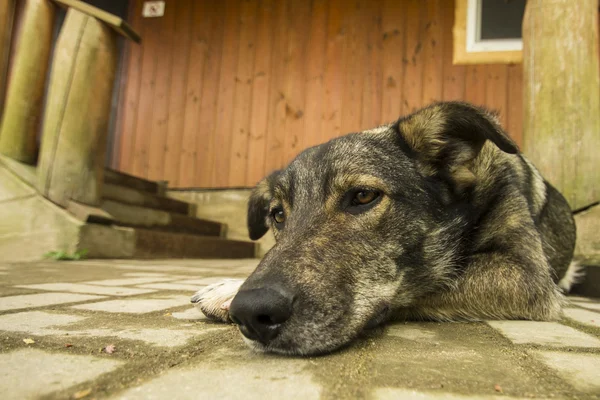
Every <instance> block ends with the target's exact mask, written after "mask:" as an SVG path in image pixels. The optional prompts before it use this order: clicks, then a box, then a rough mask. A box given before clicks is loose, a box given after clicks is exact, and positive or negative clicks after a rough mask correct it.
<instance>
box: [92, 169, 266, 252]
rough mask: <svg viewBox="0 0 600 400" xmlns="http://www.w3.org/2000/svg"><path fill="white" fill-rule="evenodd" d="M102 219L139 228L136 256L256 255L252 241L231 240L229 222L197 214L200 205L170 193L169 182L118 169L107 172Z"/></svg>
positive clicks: (112, 223) (108, 222) (136, 236)
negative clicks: (135, 175)
mask: <svg viewBox="0 0 600 400" xmlns="http://www.w3.org/2000/svg"><path fill="white" fill-rule="evenodd" d="M103 188H104V189H103V195H102V203H101V206H100V210H101V212H99V213H98V215H99V216H100V215H102V216H103V217H104V218H103V219H98V220H97V221H96V223H98V222H100V223H107V224H110V225H113V226H119V227H127V228H130V229H133V230H134V232H135V238H136V239H135V251H134V254H133V258H252V257H254V256H255V247H256V245H255V244H254V243H252V242H244V241H238V240H228V239H226V238H225V235H226V233H227V226H226V225H225V224H221V223H218V222H214V221H208V220H204V219H199V218H195V217H194V216H193V214H194V210H195V205H194V204H190V203H186V202H183V201H180V200H175V199H171V198H168V197H165V194H164V192H165V187H164V186H163V185H160V184H159V183H157V182H151V181H147V180H144V179H141V178H137V177H134V176H131V175H127V174H124V173H121V172H117V171H114V170H110V169H109V170H106V171H105V175H104V187H103Z"/></svg>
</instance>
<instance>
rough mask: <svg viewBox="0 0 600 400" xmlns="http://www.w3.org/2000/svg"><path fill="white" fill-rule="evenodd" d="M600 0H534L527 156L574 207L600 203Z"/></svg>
mask: <svg viewBox="0 0 600 400" xmlns="http://www.w3.org/2000/svg"><path fill="white" fill-rule="evenodd" d="M597 18H598V0H578V1H573V0H553V1H545V0H529V1H528V2H527V8H526V11H525V18H524V21H523V45H524V48H523V55H524V57H523V87H524V98H523V100H524V101H523V105H524V114H523V117H524V120H523V124H524V126H523V136H524V137H523V138H524V146H523V148H524V153H525V154H526V155H527V156H528V157H529V158H530V159H531V160H532V161H533V162H534V163H535V164H536V165H537V167H538V168H539V169H540V171H541V172H542V174H543V175H544V176H545V178H546V179H548V181H549V182H550V183H552V184H553V185H554V186H556V187H557V188H558V189H559V190H560V191H561V192H562V193H563V194H564V195H565V197H566V199H567V201H568V202H569V204H570V205H571V207H572V208H573V209H580V208H583V207H586V206H588V205H590V204H592V203H594V202H596V201H598V200H600V184H599V183H600V174H599V172H598V171H600V158H598V154H597V153H598V149H600V80H599V74H598V70H599V65H598V20H597Z"/></svg>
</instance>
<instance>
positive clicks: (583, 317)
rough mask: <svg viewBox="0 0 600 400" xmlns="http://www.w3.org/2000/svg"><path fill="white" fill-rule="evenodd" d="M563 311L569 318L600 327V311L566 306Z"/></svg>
mask: <svg viewBox="0 0 600 400" xmlns="http://www.w3.org/2000/svg"><path fill="white" fill-rule="evenodd" d="M563 312H564V314H565V316H566V317H567V318H570V319H572V320H574V321H577V322H579V323H581V324H584V325H588V326H595V327H597V328H600V313H597V312H595V311H589V310H584V309H583V308H565V309H563Z"/></svg>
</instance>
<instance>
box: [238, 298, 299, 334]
mask: <svg viewBox="0 0 600 400" xmlns="http://www.w3.org/2000/svg"><path fill="white" fill-rule="evenodd" d="M291 315H292V296H288V295H286V294H283V293H280V292H279V291H277V290H275V289H271V288H261V289H249V290H242V291H240V292H238V294H237V295H236V296H235V297H234V299H233V301H232V302H231V307H230V308H229V317H230V318H231V320H232V321H233V322H234V323H236V324H237V325H239V327H240V331H241V332H242V334H243V335H244V336H245V337H247V338H248V339H251V340H256V341H259V342H260V343H262V344H263V345H267V344H269V342H270V341H272V340H273V339H275V337H277V335H278V334H279V331H280V330H281V326H282V324H283V323H284V322H285V321H287V320H288V319H289V318H290V316H291Z"/></svg>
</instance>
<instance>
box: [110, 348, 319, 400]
mask: <svg viewBox="0 0 600 400" xmlns="http://www.w3.org/2000/svg"><path fill="white" fill-rule="evenodd" d="M228 358H230V359H231V360H235V362H224V363H222V365H215V364H214V363H210V362H206V361H205V360H203V361H202V362H201V363H199V364H198V365H196V366H194V367H193V368H192V369H187V370H186V369H176V370H171V371H169V372H167V373H166V374H164V375H163V376H160V377H158V378H155V379H153V380H151V381H149V382H147V383H144V384H142V385H141V386H139V387H135V388H132V389H129V390H127V391H126V392H124V393H122V394H120V395H117V396H114V397H112V398H113V399H123V400H125V399H126V400H134V399H140V400H141V399H143V400H153V399H178V400H188V399H189V400H196V399H200V398H203V399H245V400H264V399H286V400H287V399H289V400H294V399H298V400H312V399H315V400H316V399H320V398H321V386H320V385H319V384H318V383H316V382H315V380H314V379H313V377H312V376H311V374H310V373H307V372H305V371H304V368H305V366H306V365H308V364H309V361H308V360H298V359H291V358H267V357H264V358H263V357H257V358H255V359H254V360H248V359H247V358H244V357H240V355H239V354H234V353H231V354H229V355H228Z"/></svg>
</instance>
